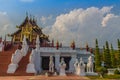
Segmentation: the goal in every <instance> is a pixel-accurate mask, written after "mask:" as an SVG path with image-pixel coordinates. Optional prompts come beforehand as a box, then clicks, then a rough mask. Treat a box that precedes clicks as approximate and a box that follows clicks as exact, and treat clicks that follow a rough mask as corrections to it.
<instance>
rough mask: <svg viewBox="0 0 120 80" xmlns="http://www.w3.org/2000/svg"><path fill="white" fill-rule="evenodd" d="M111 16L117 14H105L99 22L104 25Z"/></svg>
mask: <svg viewBox="0 0 120 80" xmlns="http://www.w3.org/2000/svg"><path fill="white" fill-rule="evenodd" d="M113 17H117V16H115V15H114V14H107V15H106V16H105V17H104V18H103V20H102V23H101V24H102V26H103V27H105V26H106V25H107V22H108V21H109V20H110V19H112V18H113Z"/></svg>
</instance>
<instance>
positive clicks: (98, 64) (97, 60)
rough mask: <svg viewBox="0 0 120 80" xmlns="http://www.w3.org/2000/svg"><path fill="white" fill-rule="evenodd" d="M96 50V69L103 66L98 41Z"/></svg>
mask: <svg viewBox="0 0 120 80" xmlns="http://www.w3.org/2000/svg"><path fill="white" fill-rule="evenodd" d="M95 42H96V48H95V69H97V68H98V67H100V66H101V60H100V52H99V46H98V41H97V39H96V41H95Z"/></svg>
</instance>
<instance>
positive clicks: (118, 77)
mask: <svg viewBox="0 0 120 80" xmlns="http://www.w3.org/2000/svg"><path fill="white" fill-rule="evenodd" d="M87 77H88V78H90V79H91V80H94V79H95V80H96V79H97V80H109V79H117V80H120V75H104V77H103V78H100V77H99V76H87Z"/></svg>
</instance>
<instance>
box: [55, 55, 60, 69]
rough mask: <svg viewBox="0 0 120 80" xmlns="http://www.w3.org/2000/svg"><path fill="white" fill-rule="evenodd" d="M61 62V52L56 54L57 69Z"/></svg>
mask: <svg viewBox="0 0 120 80" xmlns="http://www.w3.org/2000/svg"><path fill="white" fill-rule="evenodd" d="M59 64H60V53H56V54H55V69H56V70H57V71H59Z"/></svg>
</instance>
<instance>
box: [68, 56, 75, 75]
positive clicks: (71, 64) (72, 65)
mask: <svg viewBox="0 0 120 80" xmlns="http://www.w3.org/2000/svg"><path fill="white" fill-rule="evenodd" d="M75 60H76V55H73V54H72V56H71V60H70V65H69V72H71V73H74V71H75V68H74V63H75Z"/></svg>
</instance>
